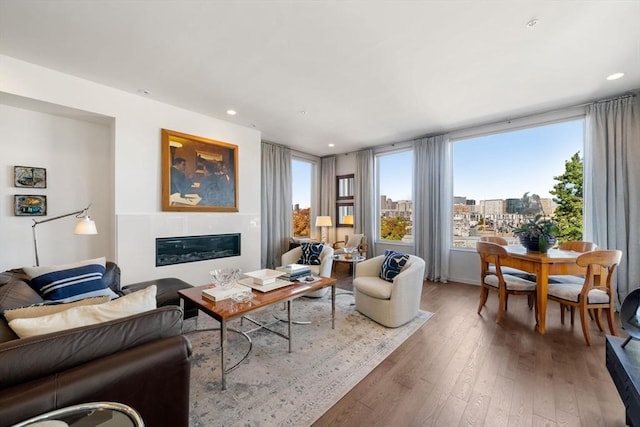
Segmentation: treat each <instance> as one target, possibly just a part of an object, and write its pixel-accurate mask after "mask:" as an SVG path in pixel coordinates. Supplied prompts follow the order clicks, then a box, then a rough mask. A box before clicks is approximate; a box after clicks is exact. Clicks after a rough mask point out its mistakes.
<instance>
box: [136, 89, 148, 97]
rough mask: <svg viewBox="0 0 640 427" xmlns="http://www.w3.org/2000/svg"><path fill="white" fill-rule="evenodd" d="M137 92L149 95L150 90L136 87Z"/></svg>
mask: <svg viewBox="0 0 640 427" xmlns="http://www.w3.org/2000/svg"><path fill="white" fill-rule="evenodd" d="M138 93H141V94H143V95H147V96H149V95H151V91H150V90H147V89H138Z"/></svg>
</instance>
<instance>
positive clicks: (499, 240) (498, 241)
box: [480, 236, 509, 246]
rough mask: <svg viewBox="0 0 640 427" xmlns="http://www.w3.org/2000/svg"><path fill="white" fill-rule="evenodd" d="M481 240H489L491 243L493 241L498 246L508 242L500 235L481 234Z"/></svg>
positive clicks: (505, 244)
mask: <svg viewBox="0 0 640 427" xmlns="http://www.w3.org/2000/svg"><path fill="white" fill-rule="evenodd" d="M480 241H481V242H491V243H495V244H497V245H500V246H507V245H508V244H509V242H507V239H505V238H503V237H500V236H482V237H481V238H480Z"/></svg>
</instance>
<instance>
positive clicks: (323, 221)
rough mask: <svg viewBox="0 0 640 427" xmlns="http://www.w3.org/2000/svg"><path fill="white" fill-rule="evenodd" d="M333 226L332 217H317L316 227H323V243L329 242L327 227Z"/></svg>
mask: <svg viewBox="0 0 640 427" xmlns="http://www.w3.org/2000/svg"><path fill="white" fill-rule="evenodd" d="M332 225H333V224H332V223H331V217H330V216H317V217H316V227H322V243H325V242H326V241H327V227H331V226H332Z"/></svg>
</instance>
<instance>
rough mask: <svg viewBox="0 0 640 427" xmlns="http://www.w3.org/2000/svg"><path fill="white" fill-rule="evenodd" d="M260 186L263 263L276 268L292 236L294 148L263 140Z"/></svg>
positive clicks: (263, 265) (263, 266) (267, 266)
mask: <svg viewBox="0 0 640 427" xmlns="http://www.w3.org/2000/svg"><path fill="white" fill-rule="evenodd" d="M261 186H262V191H261V194H262V201H261V221H260V222H261V226H262V228H261V233H262V241H261V249H262V251H261V265H262V268H275V267H277V266H279V265H280V257H281V256H282V254H283V253H284V252H286V250H287V249H288V245H289V237H290V236H291V220H292V195H291V150H289V149H288V148H286V147H282V146H279V145H274V144H269V143H266V142H263V143H262V179H261Z"/></svg>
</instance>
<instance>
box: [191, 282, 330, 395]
mask: <svg viewBox="0 0 640 427" xmlns="http://www.w3.org/2000/svg"><path fill="white" fill-rule="evenodd" d="M327 286H331V329H334V328H335V314H336V279H332V278H330V277H323V278H321V280H320V281H318V282H315V283H311V284H307V283H301V282H291V286H285V287H284V288H280V289H276V290H273V291H270V292H259V291H255V290H254V291H253V295H254V298H253V299H252V300H251V301H249V302H245V303H236V302H234V301H233V300H232V299H231V298H229V299H225V300H222V301H218V302H212V301H209V300H207V299H204V298H202V290H203V289H207V288H209V287H211V285H205V286H197V287H193V288H188V289H180V290H179V291H178V295H179V296H180V298H181V299H182V300H184V301H185V302H186V301H188V302H189V303H191V304H193V305H195V306H196V307H197V308H198V310H200V311H202V312H203V313H205V314H207V315H209V316H211V317H213V318H214V319H216V320H217V321H218V322H220V360H221V365H222V366H221V372H222V389H223V390H226V389H227V381H226V373H227V372H226V368H225V360H224V352H225V348H226V347H227V322H228V321H229V320H232V319H235V318H238V317H245V316H246V315H247V314H250V313H251V312H253V311H255V310H258V309H261V308H264V307H268V306H271V305H274V304H277V303H280V302H286V304H287V323H288V328H287V335H285V334H280V333H279V332H275V331H273V330H271V329H268V328H265V329H268V330H269V331H271V332H274V333H276V334H277V335H279V336H281V337H283V338H285V339H287V340H288V341H289V353H291V349H292V338H293V337H292V335H291V305H292V304H291V303H292V301H293V300H294V299H296V298H299V297H301V296H304V295H306V294H308V293H309V292H313V291H316V290H318V289H321V288H325V287H327ZM247 319H248V320H251V319H249V318H247ZM254 323H255V322H254Z"/></svg>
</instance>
